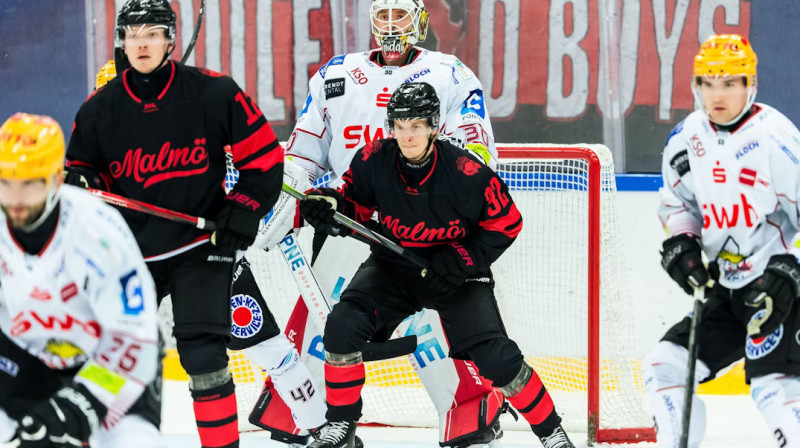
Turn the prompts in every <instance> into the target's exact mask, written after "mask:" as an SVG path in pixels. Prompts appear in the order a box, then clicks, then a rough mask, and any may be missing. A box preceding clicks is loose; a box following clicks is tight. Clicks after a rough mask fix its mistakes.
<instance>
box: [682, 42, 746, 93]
mask: <svg viewBox="0 0 800 448" xmlns="http://www.w3.org/2000/svg"><path fill="white" fill-rule="evenodd" d="M756 65H758V58H757V57H756V53H755V51H753V47H751V46H750V42H749V41H748V40H747V39H745V38H744V37H742V36H740V35H738V34H714V35H712V36H711V37H709V38H708V39H706V41H705V42H703V45H701V46H700V51H699V52H698V53H697V56H695V57H694V76H695V78H698V77H711V78H717V77H719V78H722V77H726V76H744V77H745V78H746V79H747V86H748V87H752V86H755V84H756Z"/></svg>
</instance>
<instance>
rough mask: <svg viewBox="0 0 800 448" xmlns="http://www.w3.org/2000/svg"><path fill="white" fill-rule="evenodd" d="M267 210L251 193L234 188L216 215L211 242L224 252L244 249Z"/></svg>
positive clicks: (253, 236)
mask: <svg viewBox="0 0 800 448" xmlns="http://www.w3.org/2000/svg"><path fill="white" fill-rule="evenodd" d="M268 211H269V210H268V209H267V208H266V205H265V204H262V203H261V202H259V201H258V200H257V199H255V198H254V197H253V196H252V195H250V194H248V193H245V192H243V191H241V190H238V189H236V188H234V189H233V190H232V191H231V192H230V193H228V195H227V196H225V203H224V204H223V205H222V208H221V209H220V211H219V213H218V214H217V217H216V223H217V230H216V231H215V232H214V234H213V235H211V243H212V244H214V245H215V246H217V247H219V248H220V249H222V250H224V251H226V252H234V251H237V250H245V249H247V248H248V247H250V246H251V245H252V244H253V242H254V241H255V239H256V233H257V232H258V224H259V222H260V221H261V218H263V217H264V216H266V215H267V212H268Z"/></svg>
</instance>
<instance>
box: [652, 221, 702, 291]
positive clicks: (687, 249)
mask: <svg viewBox="0 0 800 448" xmlns="http://www.w3.org/2000/svg"><path fill="white" fill-rule="evenodd" d="M661 267H663V268H664V270H665V271H667V273H668V274H669V276H670V277H672V279H673V280H675V282H676V283H677V284H678V285H679V286H680V287H681V288H683V290H684V291H686V294H689V295H692V294H694V288H695V287H698V286H704V285H705V284H706V283H708V279H709V277H708V270H707V269H706V267H705V265H703V256H702V254H701V250H700V242H699V241H698V239H697V237H696V236H694V235H687V234H681V235H676V236H673V237H672V238H668V239H667V240H665V241H664V244H663V250H662V251H661Z"/></svg>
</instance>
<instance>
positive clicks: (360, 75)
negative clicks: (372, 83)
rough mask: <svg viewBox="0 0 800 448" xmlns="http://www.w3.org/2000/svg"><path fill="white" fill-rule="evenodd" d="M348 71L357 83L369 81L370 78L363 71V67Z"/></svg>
mask: <svg viewBox="0 0 800 448" xmlns="http://www.w3.org/2000/svg"><path fill="white" fill-rule="evenodd" d="M348 73H349V74H350V78H351V79H352V80H353V82H355V83H358V84H366V83H367V82H369V80H368V79H367V75H366V74H364V72H362V71H361V69H360V68H358V67H356V68H354V69H352V70H350V72H348Z"/></svg>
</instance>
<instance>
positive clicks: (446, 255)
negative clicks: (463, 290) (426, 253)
mask: <svg viewBox="0 0 800 448" xmlns="http://www.w3.org/2000/svg"><path fill="white" fill-rule="evenodd" d="M482 269H483V255H482V254H480V252H479V251H478V249H477V248H472V247H469V245H465V244H463V243H461V242H452V243H450V244H448V245H447V246H445V247H444V248H443V249H441V250H440V251H438V252H436V253H434V254H433V257H431V265H430V267H429V268H428V269H423V270H422V278H424V279H425V282H426V283H427V284H428V287H429V288H431V289H433V290H435V291H439V292H442V293H450V292H453V291H455V290H457V289H458V288H460V287H461V285H463V284H464V281H466V280H467V278H468V277H469V276H470V275H473V274H475V273H477V272H480V271H481V270H482Z"/></svg>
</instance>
